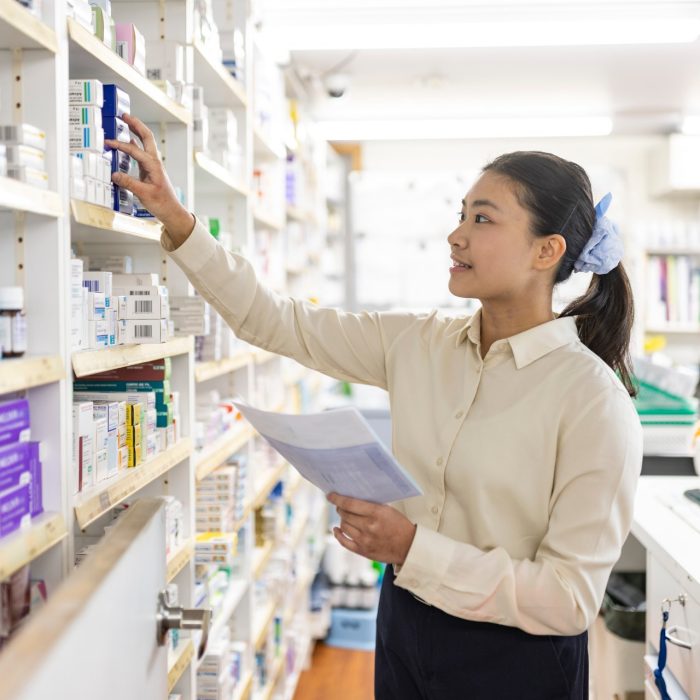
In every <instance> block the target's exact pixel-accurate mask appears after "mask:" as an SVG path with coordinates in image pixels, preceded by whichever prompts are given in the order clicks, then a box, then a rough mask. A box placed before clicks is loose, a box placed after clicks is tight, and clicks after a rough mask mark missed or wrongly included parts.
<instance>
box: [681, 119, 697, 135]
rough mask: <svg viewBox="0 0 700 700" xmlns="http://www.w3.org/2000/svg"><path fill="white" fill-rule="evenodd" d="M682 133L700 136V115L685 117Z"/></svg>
mask: <svg viewBox="0 0 700 700" xmlns="http://www.w3.org/2000/svg"><path fill="white" fill-rule="evenodd" d="M681 133H683V134H686V135H687V136H700V116H687V117H683V121H682V122H681Z"/></svg>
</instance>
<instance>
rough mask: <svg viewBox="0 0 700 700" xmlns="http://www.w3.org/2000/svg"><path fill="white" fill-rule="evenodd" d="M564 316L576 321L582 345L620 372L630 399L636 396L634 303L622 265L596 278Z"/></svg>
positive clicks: (570, 305)
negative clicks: (632, 345) (632, 352)
mask: <svg viewBox="0 0 700 700" xmlns="http://www.w3.org/2000/svg"><path fill="white" fill-rule="evenodd" d="M564 316H575V317H576V326H577V327H578V335H579V338H580V339H581V342H582V343H583V344H584V345H586V346H587V347H588V348H589V349H590V350H592V351H593V352H594V353H595V354H596V355H598V357H600V358H601V359H602V360H604V361H605V363H606V364H608V365H609V366H610V367H611V368H612V369H613V370H614V371H615V372H617V374H618V375H619V377H620V380H621V381H622V383H623V384H624V386H625V389H627V391H628V392H629V395H630V396H633V397H634V396H636V395H637V387H636V385H635V383H634V379H633V377H634V375H633V373H632V360H631V358H630V354H629V339H630V335H631V333H632V325H633V324H634V302H633V297H632V287H631V285H630V281H629V278H628V277H627V273H626V272H625V268H624V267H623V265H622V263H620V264H619V265H618V266H617V267H616V268H614V269H613V270H611V271H610V272H608V273H607V274H606V275H593V278H592V279H591V284H590V285H589V287H588V289H587V290H586V293H585V294H584V295H583V296H580V297H579V298H578V299H574V301H572V302H571V303H570V304H569V305H568V306H567V307H566V308H565V309H564V310H563V311H562V312H561V313H560V314H559V317H560V318H561V317H564Z"/></svg>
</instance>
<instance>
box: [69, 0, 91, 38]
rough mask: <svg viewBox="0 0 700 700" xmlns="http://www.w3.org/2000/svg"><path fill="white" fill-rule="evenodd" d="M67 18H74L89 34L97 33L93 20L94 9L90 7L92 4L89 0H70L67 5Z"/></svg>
mask: <svg viewBox="0 0 700 700" xmlns="http://www.w3.org/2000/svg"><path fill="white" fill-rule="evenodd" d="M66 16H67V17H72V18H73V19H74V20H75V21H76V22H77V23H78V24H80V25H81V26H83V27H85V29H87V30H88V31H89V32H91V33H93V34H94V33H95V29H94V24H93V20H92V7H90V3H89V2H88V1H87V0H68V2H67V4H66Z"/></svg>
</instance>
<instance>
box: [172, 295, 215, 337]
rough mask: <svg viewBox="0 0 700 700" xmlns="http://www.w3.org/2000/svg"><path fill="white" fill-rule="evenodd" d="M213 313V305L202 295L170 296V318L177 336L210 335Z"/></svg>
mask: <svg viewBox="0 0 700 700" xmlns="http://www.w3.org/2000/svg"><path fill="white" fill-rule="evenodd" d="M211 315H212V312H211V307H210V306H209V304H207V302H206V301H204V299H202V297H199V296H195V297H170V320H171V321H172V323H173V334H174V335H176V336H185V335H201V336H205V335H209V332H210V330H211Z"/></svg>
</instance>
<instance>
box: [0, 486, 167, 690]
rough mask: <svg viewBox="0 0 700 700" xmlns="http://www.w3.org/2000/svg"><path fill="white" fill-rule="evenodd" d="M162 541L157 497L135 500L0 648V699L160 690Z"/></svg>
mask: <svg viewBox="0 0 700 700" xmlns="http://www.w3.org/2000/svg"><path fill="white" fill-rule="evenodd" d="M164 542H165V520H164V512H163V507H162V505H161V502H160V501H159V500H155V499H154V500H142V501H139V502H138V503H137V504H136V505H135V506H134V507H133V508H131V509H130V510H129V512H128V513H126V514H125V515H124V516H123V517H122V518H121V519H120V520H119V522H118V523H117V525H116V526H115V528H114V529H113V530H112V531H111V532H110V533H108V534H107V535H106V536H105V537H104V539H103V540H102V541H101V542H100V544H99V545H98V547H97V549H96V550H95V551H94V552H93V553H91V555H90V556H89V557H87V558H86V560H85V562H84V563H83V564H82V566H80V568H78V569H76V570H75V572H74V573H73V574H72V575H71V576H69V577H68V578H67V579H66V581H65V582H64V583H63V585H62V586H61V588H59V589H58V590H57V591H56V593H55V594H54V595H53V596H52V597H51V598H50V600H49V602H48V603H47V605H46V607H44V608H43V609H41V610H40V611H39V612H38V613H37V614H36V615H35V616H34V617H32V619H31V620H30V621H29V623H28V624H27V625H26V627H25V628H24V629H23V630H22V631H21V632H20V633H19V634H18V635H17V637H16V638H14V639H13V640H12V642H11V643H10V645H9V646H8V647H7V649H6V650H3V653H2V655H0V678H2V683H0V699H1V700H46V698H75V700H88V698H101V700H124V698H134V699H135V698H153V700H156V699H160V698H165V697H166V692H167V653H166V647H165V646H160V645H159V644H158V640H157V638H156V636H157V635H156V627H157V622H156V615H157V611H158V594H159V592H160V591H161V589H162V588H163V584H164V581H165V561H164V559H162V558H160V557H154V556H153V552H157V551H162V549H163V547H164ZM134 572H138V576H135V575H134Z"/></svg>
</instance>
